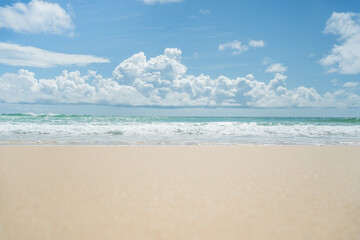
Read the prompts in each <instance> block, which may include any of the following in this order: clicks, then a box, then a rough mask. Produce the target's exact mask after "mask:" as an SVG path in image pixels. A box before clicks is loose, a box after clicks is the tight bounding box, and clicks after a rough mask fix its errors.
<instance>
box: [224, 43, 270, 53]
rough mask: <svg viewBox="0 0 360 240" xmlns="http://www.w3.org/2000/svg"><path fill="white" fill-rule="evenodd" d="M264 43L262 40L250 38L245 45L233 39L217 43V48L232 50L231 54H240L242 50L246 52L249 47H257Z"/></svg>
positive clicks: (262, 45)
mask: <svg viewBox="0 0 360 240" xmlns="http://www.w3.org/2000/svg"><path fill="white" fill-rule="evenodd" d="M264 46H265V43H264V41H263V40H259V41H256V40H250V41H249V43H248V44H247V45H243V44H242V43H241V42H240V41H238V40H234V41H232V42H228V43H224V44H219V50H220V51H224V50H227V49H230V50H233V54H235V55H236V54H240V53H242V52H246V51H248V50H249V48H258V47H264Z"/></svg>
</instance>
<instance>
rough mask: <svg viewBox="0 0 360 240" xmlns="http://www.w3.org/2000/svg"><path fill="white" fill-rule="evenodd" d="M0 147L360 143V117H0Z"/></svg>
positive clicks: (54, 115) (30, 115)
mask: <svg viewBox="0 0 360 240" xmlns="http://www.w3.org/2000/svg"><path fill="white" fill-rule="evenodd" d="M0 145H357V146H358V145H360V118H292V117H286V118H274V117H123V116H91V115H61V114H32V113H30V114H0Z"/></svg>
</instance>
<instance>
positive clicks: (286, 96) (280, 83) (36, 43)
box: [0, 0, 360, 112]
mask: <svg viewBox="0 0 360 240" xmlns="http://www.w3.org/2000/svg"><path fill="white" fill-rule="evenodd" d="M359 12H360V2H359V1H356V0H354V1H335V0H334V1H330V0H318V1H307V0H305V1H242V0H241V1H227V0H224V1H215V0H209V1H197V0H183V1H181V0H180V1H169V0H163V1H156V0H152V1H151V0H134V1H119V0H117V1H112V0H107V1H93V0H76V1H63V0H57V1H55V0H53V1H42V0H32V1H1V3H0V102H2V103H3V104H18V103H26V104H46V105H48V104H66V105H69V104H70V105H73V104H90V105H110V106H112V105H116V106H152V107H154V108H156V107H194V106H196V107H205V108H206V107H235V108H287V109H289V108H309V107H310V108H313V107H316V108H329V107H330V108H333V107H334V108H342V109H344V108H354V107H355V108H359V107H360V78H359V77H360V15H359ZM1 55H2V57H1ZM151 58H153V59H152V60H151ZM65 70H66V71H67V72H65V73H64V72H63V71H65ZM89 70H91V72H88V71H89ZM95 72H96V73H95ZM0 110H1V107H0ZM187 111H188V110H186V111H185V110H184V112H187ZM304 111H306V110H304ZM304 111H303V112H304Z"/></svg>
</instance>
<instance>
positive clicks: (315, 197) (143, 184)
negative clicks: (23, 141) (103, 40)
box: [0, 146, 360, 240]
mask: <svg viewBox="0 0 360 240" xmlns="http://www.w3.org/2000/svg"><path fill="white" fill-rule="evenodd" d="M359 226H360V147H344V146H319V147H316V146H309V147H290V146H279V147H265V146H148V147H147V146H146V147H145V146H134V147H130V146H127V147H122V146H115V147H112V146H107V147H96V146H64V147H60V146H57V147H50V146H43V147H42V146H36V147H35V146H33V147H26V146H2V147H0V239H4V240H41V239H46V240H47V239H51V240H58V239H59V240H60V239H62V240H63V239H67V240H85V239H86V240H95V239H96V240H107V239H109V240H110V239H111V240H112V239H126V240H132V239H139V240H145V239H146V240H148V239H149V240H150V239H172V240H176V239H184V240H190V239H204V240H205V239H206V240H212V239H217V240H218V239H221V240H227V239H234V240H239V239H246V240H252V239H266V240H271V239H274V240H275V239H276V240H282V239H289V240H290V239H291V240H297V239H299V240H300V239H304V240H307V239H316V240H322V239H323V240H330V239H346V240H352V239H354V240H355V239H356V240H358V239H360V227H359Z"/></svg>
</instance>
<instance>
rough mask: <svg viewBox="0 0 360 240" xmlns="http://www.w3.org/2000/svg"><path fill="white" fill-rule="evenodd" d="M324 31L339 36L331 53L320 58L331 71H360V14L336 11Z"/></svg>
mask: <svg viewBox="0 0 360 240" xmlns="http://www.w3.org/2000/svg"><path fill="white" fill-rule="evenodd" d="M324 33H330V34H334V35H337V36H339V38H338V41H339V42H340V45H337V44H335V45H334V47H333V48H332V49H331V51H330V53H329V54H328V55H326V56H325V57H324V58H322V59H320V64H321V65H323V66H325V67H328V68H329V72H339V73H342V74H359V73H360V14H358V13H352V12H347V13H337V12H334V13H333V14H332V15H331V17H330V19H329V20H328V21H327V22H326V27H325V30H324Z"/></svg>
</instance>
